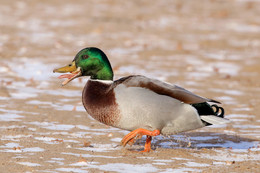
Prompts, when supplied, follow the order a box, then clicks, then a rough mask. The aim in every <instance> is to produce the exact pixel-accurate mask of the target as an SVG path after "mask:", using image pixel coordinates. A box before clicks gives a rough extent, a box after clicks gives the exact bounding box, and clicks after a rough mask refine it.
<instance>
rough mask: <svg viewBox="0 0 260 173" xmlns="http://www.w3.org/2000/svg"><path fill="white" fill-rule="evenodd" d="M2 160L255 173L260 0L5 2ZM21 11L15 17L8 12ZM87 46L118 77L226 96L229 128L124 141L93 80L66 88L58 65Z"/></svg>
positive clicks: (34, 165)
mask: <svg viewBox="0 0 260 173" xmlns="http://www.w3.org/2000/svg"><path fill="white" fill-rule="evenodd" d="M0 2H1V3H0V10H1V15H0V28H1V31H0V32H1V34H0V77H1V80H0V132H1V136H0V138H1V141H0V152H1V154H0V162H1V164H0V166H2V167H3V168H4V169H2V170H5V172H21V171H22V172H86V171H88V172H102V171H108V172H134V171H135V172H136V171H141V172H203V171H205V172H209V171H213V172H214V171H219V170H222V171H223V172H230V171H235V172H248V171H249V172H257V170H258V169H259V168H260V165H259V161H260V157H259V152H260V143H259V139H260V115H259V113H258V112H259V111H260V109H259V106H258V105H259V104H260V100H259V94H260V89H259V87H260V81H259V75H260V68H259V67H260V57H259V56H260V22H259V19H258V17H257V16H259V15H260V14H259V12H260V2H259V1H227V2H221V1H200V2H201V3H196V2H195V1H194V2H193V1H187V2H186V1H185V2H183V1H173V2H168V1H154V2H151V1H147V2H146V1H129V2H128V1H122V2H121V1H110V0H105V1H100V2H98V3H96V1H77V2H74V1H64V2H62V3H61V2H59V1H44V2H34V1H16V2H14V3H12V2H8V1H0ZM122 7H124V8H122ZM10 14H12V15H10ZM87 46H96V47H99V48H101V49H102V50H104V51H105V52H106V53H107V55H108V57H109V59H110V61H111V64H112V66H113V68H114V73H115V78H116V79H117V78H119V77H122V76H127V75H130V74H142V75H145V76H148V77H152V78H157V79H160V80H164V81H167V82H169V83H174V84H178V85H180V86H182V87H184V88H186V89H188V90H190V91H192V92H195V93H196V94H200V95H202V96H205V97H209V98H213V99H216V100H219V101H221V102H222V106H223V107H224V108H225V111H226V118H228V119H230V120H231V121H232V123H230V124H227V125H219V126H211V127H205V128H202V129H198V130H195V131H191V132H187V133H182V134H177V135H173V136H170V137H163V136H158V137H155V138H154V140H153V142H152V146H153V149H154V150H153V151H152V152H151V153H144V154H140V153H136V152H132V150H141V149H142V148H143V145H144V142H145V139H144V138H142V139H141V140H139V141H137V143H136V144H134V145H133V146H131V147H126V148H123V147H122V146H120V145H119V144H120V140H121V138H122V137H123V136H124V135H125V134H127V133H128V132H127V131H123V130H120V129H116V128H111V127H108V126H106V125H103V124H100V123H99V122H97V121H95V120H93V119H92V118H91V117H90V116H88V115H87V113H86V112H85V110H84V108H83V106H82V103H81V92H82V89H83V87H84V85H85V82H86V81H87V78H86V79H83V80H78V79H77V80H75V81H73V82H71V83H70V84H69V85H67V86H65V87H61V86H60V84H61V82H62V81H61V80H59V79H57V77H58V76H59V74H53V73H52V70H53V69H54V68H56V67H59V66H62V65H66V64H68V63H69V62H71V60H72V59H73V58H74V56H75V54H76V53H77V51H79V50H80V49H82V48H84V47H87Z"/></svg>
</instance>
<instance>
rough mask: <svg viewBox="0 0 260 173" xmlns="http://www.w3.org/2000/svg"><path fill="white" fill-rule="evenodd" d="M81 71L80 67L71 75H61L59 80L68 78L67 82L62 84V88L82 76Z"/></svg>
mask: <svg viewBox="0 0 260 173" xmlns="http://www.w3.org/2000/svg"><path fill="white" fill-rule="evenodd" d="M81 75H82V74H81V70H80V68H79V67H78V69H77V70H76V71H74V72H72V73H70V74H63V75H60V76H59V77H58V78H59V79H62V78H67V79H66V80H65V81H63V82H62V84H61V85H62V86H64V85H66V84H67V83H69V82H70V81H72V80H73V79H75V78H77V77H79V76H81Z"/></svg>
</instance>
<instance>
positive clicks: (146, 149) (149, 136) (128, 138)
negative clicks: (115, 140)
mask: <svg viewBox="0 0 260 173" xmlns="http://www.w3.org/2000/svg"><path fill="white" fill-rule="evenodd" d="M159 134H160V131H159V130H154V131H149V130H146V129H142V128H139V129H136V130H134V131H132V132H130V133H128V134H127V135H126V136H125V137H124V138H123V139H122V141H121V144H122V145H123V146H126V144H128V143H129V142H130V143H133V141H134V140H135V138H136V137H137V136H143V135H147V138H146V142H145V146H144V150H143V152H149V151H150V150H151V141H152V136H157V135H159Z"/></svg>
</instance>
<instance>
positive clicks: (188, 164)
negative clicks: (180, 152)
mask: <svg viewBox="0 0 260 173" xmlns="http://www.w3.org/2000/svg"><path fill="white" fill-rule="evenodd" d="M184 165H186V166H188V167H206V166H210V165H209V164H205V163H196V162H187V163H184Z"/></svg>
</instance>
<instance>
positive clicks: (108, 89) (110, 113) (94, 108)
mask: <svg viewBox="0 0 260 173" xmlns="http://www.w3.org/2000/svg"><path fill="white" fill-rule="evenodd" d="M112 85H113V84H112V83H111V84H107V83H102V82H100V81H96V80H88V82H87V84H86V85H85V87H84V90H83V93H82V102H83V105H84V107H85V109H86V110H87V112H88V113H89V114H90V115H91V116H92V117H93V118H94V119H96V120H98V121H100V122H102V123H104V124H107V125H110V126H116V124H117V123H118V122H119V118H120V117H119V113H120V112H119V109H118V105H117V103H116V100H115V93H114V91H113V88H112Z"/></svg>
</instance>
